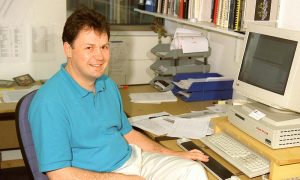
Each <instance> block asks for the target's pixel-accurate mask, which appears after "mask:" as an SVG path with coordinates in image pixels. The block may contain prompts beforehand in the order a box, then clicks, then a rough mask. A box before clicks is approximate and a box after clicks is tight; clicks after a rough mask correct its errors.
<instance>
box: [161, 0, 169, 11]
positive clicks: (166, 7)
mask: <svg viewBox="0 0 300 180" xmlns="http://www.w3.org/2000/svg"><path fill="white" fill-rule="evenodd" d="M163 2H164V5H163V12H162V13H163V14H168V3H169V0H163Z"/></svg>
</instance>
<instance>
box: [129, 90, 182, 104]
mask: <svg viewBox="0 0 300 180" xmlns="http://www.w3.org/2000/svg"><path fill="white" fill-rule="evenodd" d="M129 97H130V99H131V102H134V103H156V104H158V103H161V102H175V101H177V97H176V96H175V95H174V94H173V93H172V92H171V91H166V92H153V93H131V94H129Z"/></svg>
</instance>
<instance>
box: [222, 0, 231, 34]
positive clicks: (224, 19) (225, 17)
mask: <svg viewBox="0 0 300 180" xmlns="http://www.w3.org/2000/svg"><path fill="white" fill-rule="evenodd" d="M229 4H230V0H223V5H222V15H221V16H222V17H221V27H224V28H228V21H229Z"/></svg>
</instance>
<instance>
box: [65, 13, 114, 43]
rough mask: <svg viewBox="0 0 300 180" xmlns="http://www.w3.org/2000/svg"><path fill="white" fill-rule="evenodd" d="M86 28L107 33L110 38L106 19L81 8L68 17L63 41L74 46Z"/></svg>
mask: <svg viewBox="0 0 300 180" xmlns="http://www.w3.org/2000/svg"><path fill="white" fill-rule="evenodd" d="M84 28H91V29H93V30H94V31H97V32H99V33H106V34H107V36H108V39H109V37H110V28H109V24H108V22H107V21H106V17H105V16H103V15H102V14H100V13H99V12H97V11H95V10H92V9H89V8H87V7H80V8H78V9H77V10H76V11H74V13H72V14H71V16H70V17H68V19H67V21H66V23H65V26H64V31H63V34H62V41H63V42H68V43H69V44H70V45H72V43H73V42H74V40H75V39H76V37H77V35H78V33H79V32H80V31H81V30H82V29H84Z"/></svg>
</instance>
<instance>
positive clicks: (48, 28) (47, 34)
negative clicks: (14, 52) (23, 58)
mask: <svg viewBox="0 0 300 180" xmlns="http://www.w3.org/2000/svg"><path fill="white" fill-rule="evenodd" d="M55 27H56V26H55V25H34V26H32V27H31V48H32V49H31V60H32V61H53V60H54V59H55V40H54V39H55Z"/></svg>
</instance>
